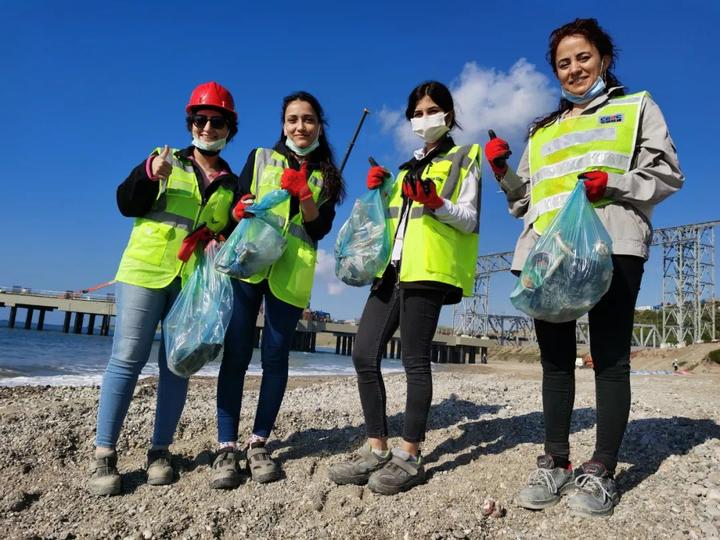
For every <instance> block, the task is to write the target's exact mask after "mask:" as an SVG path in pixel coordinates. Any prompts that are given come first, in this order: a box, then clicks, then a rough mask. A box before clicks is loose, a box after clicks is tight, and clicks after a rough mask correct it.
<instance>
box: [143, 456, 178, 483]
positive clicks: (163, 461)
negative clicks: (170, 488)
mask: <svg viewBox="0 0 720 540" xmlns="http://www.w3.org/2000/svg"><path fill="white" fill-rule="evenodd" d="M171 459H172V455H171V454H170V452H169V451H168V450H167V449H165V448H162V449H157V450H150V451H149V452H148V454H147V483H148V484H150V485H151V486H165V485H167V484H172V481H173V480H174V479H175V471H173V468H172V463H171Z"/></svg>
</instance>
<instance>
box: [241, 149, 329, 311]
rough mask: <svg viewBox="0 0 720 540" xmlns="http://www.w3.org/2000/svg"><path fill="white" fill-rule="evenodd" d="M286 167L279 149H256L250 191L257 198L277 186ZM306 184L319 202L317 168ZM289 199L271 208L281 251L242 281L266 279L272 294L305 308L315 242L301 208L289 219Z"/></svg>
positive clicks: (312, 272)
mask: <svg viewBox="0 0 720 540" xmlns="http://www.w3.org/2000/svg"><path fill="white" fill-rule="evenodd" d="M288 167H290V165H289V163H288V161H287V158H286V157H285V156H283V155H282V154H280V153H279V152H276V151H274V150H270V149H267V148H258V149H257V151H256V152H255V169H254V170H253V179H252V185H251V187H250V191H251V192H252V193H253V194H254V195H255V197H256V198H257V200H258V201H260V200H261V199H262V198H263V196H265V195H266V194H267V193H269V192H270V191H274V190H276V189H280V179H281V177H282V173H283V171H284V170H285V169H286V168H288ZM308 186H309V187H310V191H311V192H312V196H313V200H314V201H315V203H316V204H317V205H318V206H320V205H321V204H322V201H320V202H318V201H319V198H320V194H321V192H322V187H323V177H322V173H321V172H320V171H313V172H312V174H310V177H309V178H308ZM290 201H291V199H287V200H286V201H285V202H283V203H281V204H279V205H277V206H276V207H275V208H273V209H272V210H271V212H272V213H273V214H274V215H275V216H277V217H278V218H279V220H280V222H281V223H282V226H283V236H284V237H285V239H286V240H287V247H286V248H285V251H284V252H283V254H282V256H281V257H280V258H279V259H278V260H277V261H275V263H274V264H273V265H272V266H271V267H270V268H269V269H268V270H266V271H265V272H263V273H261V274H255V275H254V276H250V277H249V278H247V279H245V280H243V281H247V282H249V283H260V282H261V281H262V280H263V279H267V280H268V285H269V286H270V290H271V291H272V293H273V295H275V296H276V297H277V298H279V299H280V300H282V301H283V302H286V303H288V304H291V305H293V306H297V307H302V308H305V307H307V305H308V303H309V302H310V293H311V292H312V286H313V279H314V277H315V263H316V261H317V243H316V242H315V241H313V239H312V238H311V237H310V235H308V233H307V231H306V230H305V227H304V225H303V222H302V211H298V213H297V214H295V215H294V216H293V217H292V218H291V219H289V216H290Z"/></svg>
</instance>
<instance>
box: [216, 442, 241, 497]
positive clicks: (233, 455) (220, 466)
mask: <svg viewBox="0 0 720 540" xmlns="http://www.w3.org/2000/svg"><path fill="white" fill-rule="evenodd" d="M241 481H242V476H241V475H240V467H239V466H238V455H237V452H235V449H234V448H232V447H226V448H222V449H221V450H220V451H219V452H218V454H217V456H216V457H215V461H214V462H213V464H212V476H211V478H210V487H211V488H213V489H235V488H236V487H238V486H239V485H240V483H241Z"/></svg>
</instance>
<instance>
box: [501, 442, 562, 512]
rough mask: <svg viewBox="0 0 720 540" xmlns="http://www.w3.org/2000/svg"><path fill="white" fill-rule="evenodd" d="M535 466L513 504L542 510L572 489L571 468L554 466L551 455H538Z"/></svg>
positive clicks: (555, 502)
mask: <svg viewBox="0 0 720 540" xmlns="http://www.w3.org/2000/svg"><path fill="white" fill-rule="evenodd" d="M537 466H538V468H537V469H535V470H534V471H533V472H531V473H530V476H528V481H527V486H525V487H524V488H523V489H521V490H520V492H519V493H518V494H517V495H515V504H516V505H518V506H520V507H522V508H527V509H529V510H542V509H543V508H548V507H549V506H552V505H554V504H557V502H558V501H559V500H560V497H562V496H563V495H565V494H567V493H568V492H569V491H571V490H572V489H574V487H575V484H574V483H573V478H574V477H573V471H572V468H563V467H556V466H555V462H554V461H553V458H552V456H549V455H547V454H546V455H544V456H538V458H537Z"/></svg>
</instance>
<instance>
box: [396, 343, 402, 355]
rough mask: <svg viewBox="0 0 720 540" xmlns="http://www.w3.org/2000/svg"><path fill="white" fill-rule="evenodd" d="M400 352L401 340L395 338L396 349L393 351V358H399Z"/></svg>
mask: <svg viewBox="0 0 720 540" xmlns="http://www.w3.org/2000/svg"><path fill="white" fill-rule="evenodd" d="M401 353H402V341H400V340H399V339H398V340H397V350H396V351H395V354H396V355H397V356H396V357H395V358H400V357H401Z"/></svg>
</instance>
